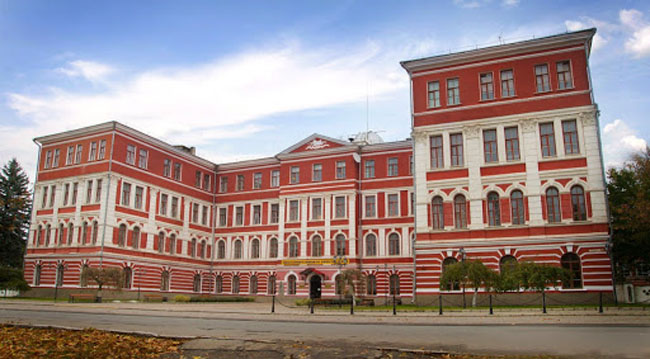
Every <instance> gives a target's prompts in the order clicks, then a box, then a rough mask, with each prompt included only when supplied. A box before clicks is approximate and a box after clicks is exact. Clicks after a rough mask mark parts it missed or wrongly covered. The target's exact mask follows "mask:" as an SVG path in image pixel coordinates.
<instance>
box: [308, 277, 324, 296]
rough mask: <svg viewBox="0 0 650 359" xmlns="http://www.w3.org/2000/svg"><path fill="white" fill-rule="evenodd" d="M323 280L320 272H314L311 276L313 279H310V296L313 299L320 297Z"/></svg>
mask: <svg viewBox="0 0 650 359" xmlns="http://www.w3.org/2000/svg"><path fill="white" fill-rule="evenodd" d="M321 282H322V279H321V277H320V276H319V275H318V274H314V275H312V276H311V279H310V280H309V298H311V299H318V298H320V292H321Z"/></svg>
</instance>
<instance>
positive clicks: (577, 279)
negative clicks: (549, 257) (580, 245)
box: [560, 253, 582, 289]
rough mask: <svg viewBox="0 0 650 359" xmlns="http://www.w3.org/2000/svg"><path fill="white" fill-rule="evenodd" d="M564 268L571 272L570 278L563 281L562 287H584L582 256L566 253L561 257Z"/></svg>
mask: <svg viewBox="0 0 650 359" xmlns="http://www.w3.org/2000/svg"><path fill="white" fill-rule="evenodd" d="M560 263H561V264H562V268H564V269H566V270H567V271H568V272H569V279H568V280H566V281H564V283H562V288H569V289H575V288H582V270H581V268H580V257H578V255H577V254H575V253H565V254H564V255H563V256H562V258H561V259H560Z"/></svg>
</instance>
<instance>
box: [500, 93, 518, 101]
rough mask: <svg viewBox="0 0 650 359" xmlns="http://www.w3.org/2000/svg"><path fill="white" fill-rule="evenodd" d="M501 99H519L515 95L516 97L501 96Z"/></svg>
mask: <svg viewBox="0 0 650 359" xmlns="http://www.w3.org/2000/svg"><path fill="white" fill-rule="evenodd" d="M500 98H501V99H502V100H510V99H514V98H517V95H516V94H515V95H511V96H501V97H500Z"/></svg>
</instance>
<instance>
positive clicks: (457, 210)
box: [454, 194, 467, 229]
mask: <svg viewBox="0 0 650 359" xmlns="http://www.w3.org/2000/svg"><path fill="white" fill-rule="evenodd" d="M454 226H455V227H456V228H457V229H462V228H467V201H466V200H465V196H463V195H462V194H459V195H456V197H454Z"/></svg>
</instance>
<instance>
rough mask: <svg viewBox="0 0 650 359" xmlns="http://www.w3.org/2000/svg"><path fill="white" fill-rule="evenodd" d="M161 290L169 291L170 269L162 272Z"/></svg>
mask: <svg viewBox="0 0 650 359" xmlns="http://www.w3.org/2000/svg"><path fill="white" fill-rule="evenodd" d="M160 290H161V291H163V292H167V291H169V271H166V270H164V271H162V273H161V274H160Z"/></svg>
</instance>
